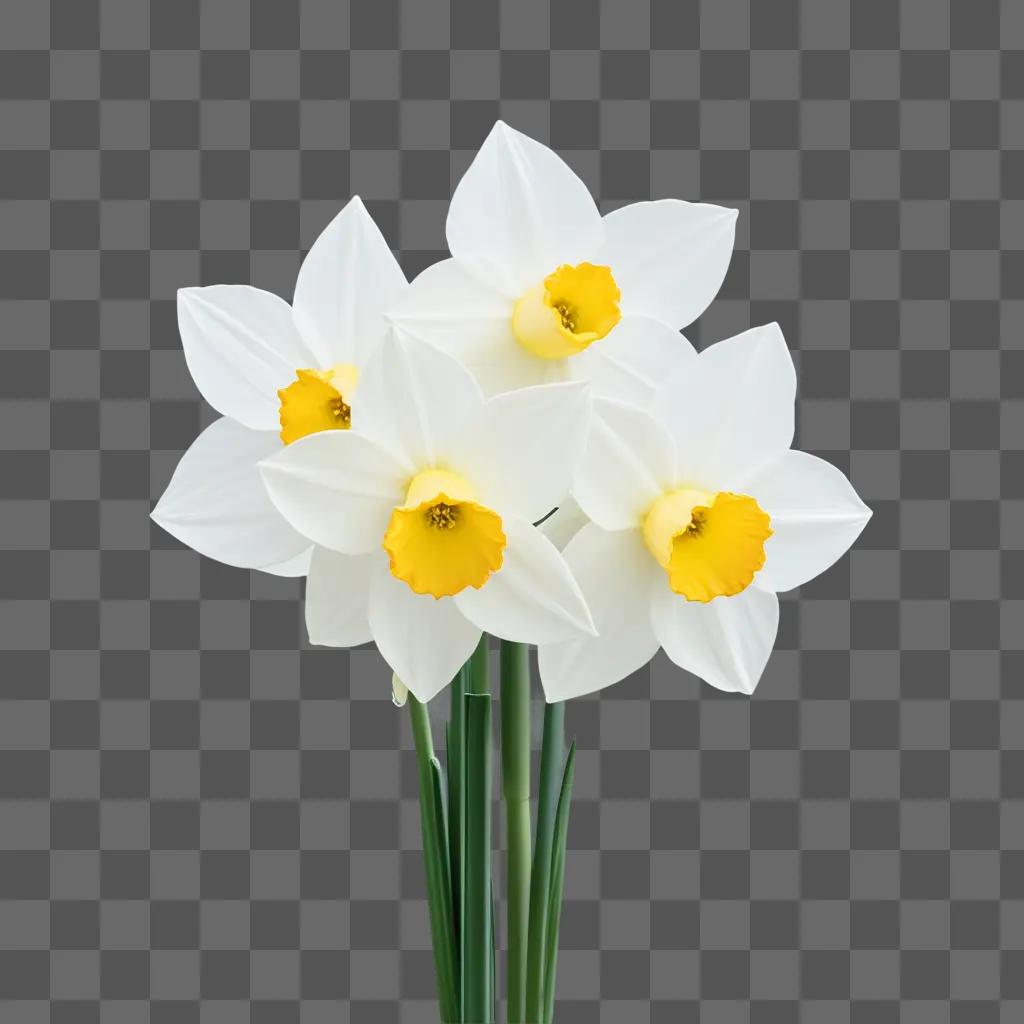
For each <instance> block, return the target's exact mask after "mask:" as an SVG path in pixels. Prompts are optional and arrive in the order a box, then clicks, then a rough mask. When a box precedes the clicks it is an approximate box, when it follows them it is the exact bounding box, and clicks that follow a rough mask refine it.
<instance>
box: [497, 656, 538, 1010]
mask: <svg viewBox="0 0 1024 1024" xmlns="http://www.w3.org/2000/svg"><path fill="white" fill-rule="evenodd" d="M501 790H502V796H503V797H504V800H505V821H506V825H507V832H508V856H507V880H506V888H507V893H506V896H507V899H508V1024H523V1022H524V1021H526V1019H527V1018H526V1015H525V1009H526V943H527V934H528V930H529V920H530V855H531V848H530V650H529V648H528V647H527V645H526V644H519V643H512V642H511V641H508V640H503V641H502V642H501Z"/></svg>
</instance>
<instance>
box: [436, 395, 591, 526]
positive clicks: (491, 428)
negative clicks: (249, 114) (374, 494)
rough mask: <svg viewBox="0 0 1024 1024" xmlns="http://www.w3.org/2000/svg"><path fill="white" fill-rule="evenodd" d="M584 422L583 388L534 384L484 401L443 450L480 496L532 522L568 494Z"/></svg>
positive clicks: (587, 401) (587, 407)
mask: <svg viewBox="0 0 1024 1024" xmlns="http://www.w3.org/2000/svg"><path fill="white" fill-rule="evenodd" d="M589 422H590V389H589V388H588V387H587V385H586V384H585V383H582V382H579V381H573V382H568V383H565V384H540V385H538V386H536V387H532V388H521V389H519V390H518V391H509V392H507V393H505V394H502V395H497V396H496V397H494V398H491V399H489V400H488V401H487V402H486V403H485V404H484V405H483V406H482V408H481V410H480V413H479V415H477V416H475V417H473V418H472V419H470V420H468V421H467V422H466V425H465V429H464V431H463V433H462V435H461V437H459V438H458V441H457V443H456V445H455V447H454V448H453V450H452V453H451V462H452V465H453V468H456V469H457V470H458V471H459V472H460V473H462V474H464V475H465V476H466V478H467V479H468V480H469V481H470V482H471V483H472V484H473V486H474V487H475V488H476V489H477V493H478V495H479V498H480V501H481V502H482V503H483V504H485V505H488V506H490V507H492V508H495V509H497V510H498V511H499V512H501V513H502V515H504V514H505V513H506V512H507V513H510V514H512V515H516V516H520V517H521V518H523V519H526V520H528V521H529V522H531V523H533V522H536V521H537V520H538V519H543V518H544V516H546V515H547V514H548V513H549V512H550V511H551V510H552V509H553V508H555V507H556V506H557V505H558V504H559V502H561V501H562V499H563V498H565V496H566V495H567V494H568V493H569V488H570V486H571V485H572V472H573V468H574V467H575V465H576V463H577V462H578V461H579V458H580V455H581V453H582V451H583V443H584V441H585V440H586V437H587V428H588V426H589Z"/></svg>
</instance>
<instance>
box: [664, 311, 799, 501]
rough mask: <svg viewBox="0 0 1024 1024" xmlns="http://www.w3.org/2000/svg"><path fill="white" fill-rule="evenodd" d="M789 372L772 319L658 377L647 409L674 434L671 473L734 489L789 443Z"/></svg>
mask: <svg viewBox="0 0 1024 1024" xmlns="http://www.w3.org/2000/svg"><path fill="white" fill-rule="evenodd" d="M795 402H796V371H795V369H794V368H793V358H792V356H791V355H790V354H789V349H788V348H787V347H786V340H785V338H783V336H782V331H781V330H780V329H779V325H778V324H768V325H766V326H764V327H755V328H753V329H752V330H749V331H746V332H744V333H743V334H739V335H737V336H736V337H735V338H729V339H727V340H726V341H720V342H718V343H717V344H715V345H712V346H711V347H710V348H708V349H705V350H704V351H703V352H701V354H700V355H699V356H698V358H697V359H696V360H695V361H693V362H691V363H688V364H687V365H686V366H684V367H683V368H682V369H681V370H680V371H679V372H678V373H676V374H675V375H674V376H673V378H672V379H671V380H670V381H668V382H666V385H665V387H664V388H662V390H661V391H659V393H658V396H657V399H656V401H655V412H656V414H657V415H658V416H659V417H660V418H661V419H662V420H663V421H664V422H665V424H666V425H667V426H668V428H669V432H670V433H671V434H672V436H673V437H674V438H675V441H676V447H677V449H678V452H679V467H678V468H679V475H680V478H681V479H684V480H686V481H687V482H689V483H691V484H692V485H693V486H696V487H702V488H704V489H705V490H741V489H742V485H743V483H744V482H745V481H746V480H747V479H749V478H750V477H751V476H753V475H754V474H755V473H757V471H758V470H760V469H762V468H763V467H764V466H766V465H768V464H769V463H770V462H772V461H773V460H774V459H777V458H778V457H779V456H780V455H782V453H783V452H785V451H786V450H787V449H788V448H789V446H790V445H791V444H792V443H793V424H794V408H795Z"/></svg>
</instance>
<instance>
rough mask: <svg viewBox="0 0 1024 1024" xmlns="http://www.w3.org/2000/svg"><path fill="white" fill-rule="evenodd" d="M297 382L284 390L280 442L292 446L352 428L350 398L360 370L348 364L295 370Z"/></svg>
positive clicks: (280, 396)
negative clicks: (326, 432) (312, 436)
mask: <svg viewBox="0 0 1024 1024" xmlns="http://www.w3.org/2000/svg"><path fill="white" fill-rule="evenodd" d="M295 376H296V378H297V379H296V380H295V381H293V382H292V383H291V384H289V385H288V387H286V388H281V390H280V391H278V393H277V396H278V398H280V399H281V408H280V410H279V411H278V417H279V419H280V420H281V440H282V441H283V442H284V443H285V444H291V443H292V441H297V440H298V439H299V438H300V437H305V436H306V435H307V434H316V433H318V432H319V431H321V430H348V429H349V427H351V426H352V407H351V405H349V403H348V401H346V397H347V398H349V399H351V397H352V393H353V392H354V391H355V389H356V382H357V381H358V379H359V371H358V370H357V369H356V368H355V367H354V366H351V365H349V364H348V363H339V364H338V365H337V366H332V367H331V368H330V369H329V370H296V371H295Z"/></svg>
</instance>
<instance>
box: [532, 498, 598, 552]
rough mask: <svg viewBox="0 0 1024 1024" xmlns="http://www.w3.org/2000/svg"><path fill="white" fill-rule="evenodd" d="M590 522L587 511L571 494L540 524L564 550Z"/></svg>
mask: <svg viewBox="0 0 1024 1024" xmlns="http://www.w3.org/2000/svg"><path fill="white" fill-rule="evenodd" d="M589 522H590V520H589V519H588V518H587V514H586V512H584V511H583V509H581V508H580V507H579V505H578V504H577V502H576V499H575V498H574V497H573V496H572V495H571V494H569V495H566V497H565V498H563V499H562V503H561V504H560V505H559V506H558V508H556V509H555V511H554V512H552V513H551V515H549V516H548V517H547V518H546V519H545V520H544V522H542V523H541V524H540V525H539V529H540V531H541V533H543V534H544V536H545V537H547V539H548V540H549V541H551V543H552V544H554V545H555V547H556V548H558V550H559V551H564V550H565V546H566V544H568V543H569V541H571V540H572V539H573V537H575V536H576V534H577V533H579V532H580V530H582V529H583V527H584V526H586V525H587V523H589Z"/></svg>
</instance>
